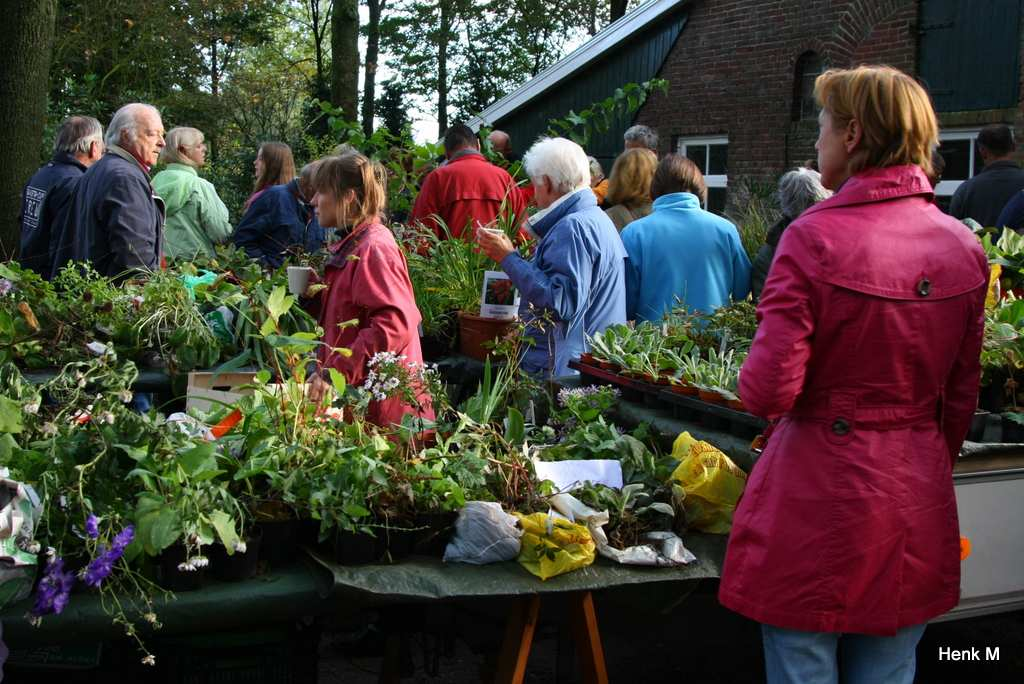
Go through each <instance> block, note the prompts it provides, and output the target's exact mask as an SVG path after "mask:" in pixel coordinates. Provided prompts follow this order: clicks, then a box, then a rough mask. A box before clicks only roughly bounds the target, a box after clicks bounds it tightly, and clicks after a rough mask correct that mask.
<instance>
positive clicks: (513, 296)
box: [480, 271, 519, 321]
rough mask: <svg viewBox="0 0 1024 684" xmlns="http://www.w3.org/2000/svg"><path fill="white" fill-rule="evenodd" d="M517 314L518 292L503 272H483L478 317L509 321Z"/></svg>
mask: <svg viewBox="0 0 1024 684" xmlns="http://www.w3.org/2000/svg"><path fill="white" fill-rule="evenodd" d="M518 312H519V290H517V289H516V288H515V287H514V286H513V285H512V281H511V280H509V278H508V275H507V274H506V273H505V272H504V271H484V287H483V290H481V292H480V317H481V318H498V319H501V320H506V321H510V320H512V319H514V318H515V317H516V314H517V313H518Z"/></svg>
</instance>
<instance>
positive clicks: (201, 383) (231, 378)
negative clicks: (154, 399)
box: [185, 371, 256, 412]
mask: <svg viewBox="0 0 1024 684" xmlns="http://www.w3.org/2000/svg"><path fill="white" fill-rule="evenodd" d="M255 377H256V372H255V371H250V372H246V373H210V372H205V371H204V372H198V371H197V372H193V373H189V374H188V390H187V392H186V396H185V410H186V411H191V410H192V409H197V410H199V411H203V412H206V411H210V410H211V409H212V408H217V407H221V406H222V405H224V404H228V405H230V404H235V403H237V402H238V400H239V399H241V398H242V397H243V396H245V395H247V394H252V390H251V389H243V388H242V385H250V384H252V383H253V380H254V378H255Z"/></svg>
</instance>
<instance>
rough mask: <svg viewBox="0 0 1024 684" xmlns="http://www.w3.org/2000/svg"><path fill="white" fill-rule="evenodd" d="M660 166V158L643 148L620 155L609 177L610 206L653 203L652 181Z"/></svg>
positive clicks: (607, 201) (632, 149) (635, 148)
mask: <svg viewBox="0 0 1024 684" xmlns="http://www.w3.org/2000/svg"><path fill="white" fill-rule="evenodd" d="M657 166H658V156H657V155H656V154H654V152H651V151H650V150H648V149H646V148H642V147H634V148H631V149H628V150H626V151H625V152H623V153H622V154H620V155H619V157H618V159H616V160H615V163H614V164H613V165H612V175H611V176H609V177H608V197H607V199H606V203H607V204H608V205H609V206H614V205H616V204H625V205H626V206H634V205H637V204H644V203H646V202H650V201H651V181H652V180H653V179H654V169H655V168H657Z"/></svg>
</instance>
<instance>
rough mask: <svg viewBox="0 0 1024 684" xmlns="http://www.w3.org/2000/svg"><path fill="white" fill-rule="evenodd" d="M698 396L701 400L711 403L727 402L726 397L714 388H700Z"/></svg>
mask: <svg viewBox="0 0 1024 684" xmlns="http://www.w3.org/2000/svg"><path fill="white" fill-rule="evenodd" d="M697 396H698V397H700V400H701V401H706V402H707V403H709V404H724V403H725V397H723V396H722V395H721V394H719V393H718V392H716V391H714V390H707V389H698V390H697Z"/></svg>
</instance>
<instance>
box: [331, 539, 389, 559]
mask: <svg viewBox="0 0 1024 684" xmlns="http://www.w3.org/2000/svg"><path fill="white" fill-rule="evenodd" d="M384 549H385V547H384V540H383V539H382V538H381V537H379V536H378V537H374V536H372V535H369V534H361V533H359V532H349V531H341V532H338V533H337V534H336V535H335V537H334V560H335V561H337V562H338V563H339V564H340V565H368V564H370V563H376V562H377V561H379V560H380V558H381V556H383V555H384Z"/></svg>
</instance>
